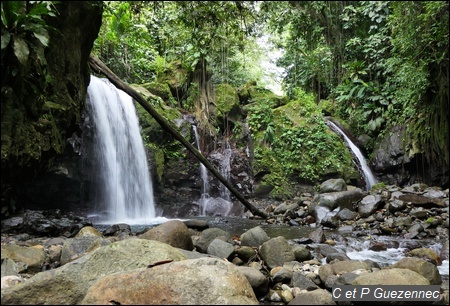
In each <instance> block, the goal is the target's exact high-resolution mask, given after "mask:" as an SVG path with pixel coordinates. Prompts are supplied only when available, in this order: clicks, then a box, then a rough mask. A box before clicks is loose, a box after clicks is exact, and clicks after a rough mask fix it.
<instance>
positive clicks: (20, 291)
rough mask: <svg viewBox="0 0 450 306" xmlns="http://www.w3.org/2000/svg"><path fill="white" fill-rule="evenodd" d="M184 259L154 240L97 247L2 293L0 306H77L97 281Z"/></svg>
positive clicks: (139, 240) (128, 241) (179, 253)
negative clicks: (110, 275) (115, 274)
mask: <svg viewBox="0 0 450 306" xmlns="http://www.w3.org/2000/svg"><path fill="white" fill-rule="evenodd" d="M184 259H186V257H185V256H184V255H183V254H182V253H181V252H180V251H179V250H177V249H175V248H173V247H171V246H170V245H167V244H164V243H162V242H159V241H155V240H145V239H138V238H133V239H126V240H121V241H118V242H114V243H111V244H110V245H107V246H103V247H100V248H98V249H96V250H94V251H93V252H92V253H89V254H87V255H85V256H83V257H81V258H79V259H77V260H75V261H71V262H69V263H67V264H65V265H64V266H61V267H59V268H57V269H53V270H48V271H45V272H40V273H38V274H36V275H34V276H33V277H31V278H30V279H28V280H26V281H25V282H23V283H20V284H18V285H16V286H13V287H10V288H6V289H2V292H1V301H2V305H11V304H14V305H25V304H30V305H40V304H47V305H49V304H50V305H58V304H59V305H60V304H70V305H74V304H79V303H80V302H81V301H82V300H83V298H84V296H85V294H86V292H87V290H88V288H89V287H90V286H91V284H93V283H94V282H95V281H96V280H97V279H99V278H101V277H103V276H105V275H109V274H112V273H116V272H125V271H132V270H136V269H140V268H146V267H147V266H149V265H151V264H155V263H158V262H161V261H169V260H171V261H179V260H184Z"/></svg>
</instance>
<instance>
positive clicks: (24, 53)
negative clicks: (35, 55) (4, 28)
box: [13, 36, 30, 66]
mask: <svg viewBox="0 0 450 306" xmlns="http://www.w3.org/2000/svg"><path fill="white" fill-rule="evenodd" d="M13 49H14V54H15V55H16V57H17V59H18V60H19V62H20V63H21V64H22V65H23V66H26V65H27V62H28V56H29V55H30V49H29V48H28V44H27V42H26V41H25V40H24V39H23V38H22V37H20V36H15V37H14V43H13Z"/></svg>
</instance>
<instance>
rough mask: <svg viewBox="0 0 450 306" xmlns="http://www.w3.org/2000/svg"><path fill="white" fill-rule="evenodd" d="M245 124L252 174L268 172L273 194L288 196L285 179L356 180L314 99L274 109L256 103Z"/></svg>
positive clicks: (349, 158) (343, 147)
mask: <svg viewBox="0 0 450 306" xmlns="http://www.w3.org/2000/svg"><path fill="white" fill-rule="evenodd" d="M248 122H249V125H250V130H251V132H252V137H253V139H254V140H255V141H254V146H255V162H254V165H255V171H262V170H264V171H268V172H270V173H271V174H270V175H269V176H268V178H267V180H270V181H271V183H273V184H275V185H274V186H278V187H279V190H278V191H273V192H275V193H276V192H279V193H280V194H284V195H288V194H289V190H290V186H289V184H288V183H284V182H283V179H285V178H289V180H291V178H292V180H294V181H298V182H301V181H309V182H313V183H317V182H320V181H322V180H323V179H324V178H326V177H328V176H330V175H338V176H340V177H342V178H344V179H345V180H346V181H349V180H351V179H354V178H358V177H359V172H358V171H357V169H356V168H355V166H354V164H353V161H352V156H351V154H350V152H349V150H348V148H347V146H346V145H345V143H344V142H343V141H342V140H341V138H340V137H339V136H338V135H336V133H334V132H332V131H331V130H330V129H329V128H328V126H327V125H326V123H325V121H324V118H323V116H322V114H321V111H320V109H319V108H318V107H317V105H316V104H315V103H314V99H313V97H309V96H305V97H302V99H298V100H294V101H290V102H289V103H287V104H286V105H283V106H281V107H277V108H275V109H270V108H269V107H268V106H267V104H263V103H258V104H256V105H254V107H253V108H252V110H251V111H250V112H249V115H248ZM255 173H256V172H255ZM271 176H272V177H273V178H271ZM272 180H273V182H272ZM275 189H276V188H275Z"/></svg>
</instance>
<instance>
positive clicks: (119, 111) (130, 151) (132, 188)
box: [86, 76, 156, 224]
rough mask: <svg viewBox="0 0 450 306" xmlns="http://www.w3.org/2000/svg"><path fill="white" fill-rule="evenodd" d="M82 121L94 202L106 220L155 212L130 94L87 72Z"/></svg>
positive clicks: (131, 220) (144, 218)
mask: <svg viewBox="0 0 450 306" xmlns="http://www.w3.org/2000/svg"><path fill="white" fill-rule="evenodd" d="M87 94H88V95H87V97H88V98H87V104H88V110H89V114H88V117H87V118H86V120H89V124H90V125H92V126H93V129H94V131H93V133H94V146H95V148H94V149H93V152H94V155H95V156H93V158H95V164H96V165H97V167H96V169H95V170H96V171H98V173H97V175H98V176H99V180H100V182H99V183H100V184H99V188H100V190H99V192H100V197H99V198H98V201H99V202H100V203H98V205H99V206H101V209H103V210H104V211H100V213H102V214H103V213H105V214H106V216H103V215H100V217H99V218H100V222H101V223H107V224H115V223H128V224H145V223H147V224H148V223H149V221H150V220H151V219H154V218H155V217H156V214H155V207H154V198H153V186H152V182H151V177H150V174H149V167H148V163H147V155H146V152H145V148H144V144H143V141H142V137H141V134H140V128H139V121H138V117H137V114H136V108H135V106H134V104H133V100H132V98H131V97H130V96H129V95H128V94H126V93H125V92H123V91H122V90H119V89H117V88H116V87H115V86H114V85H113V84H112V83H111V82H110V81H109V80H107V79H100V78H98V77H96V76H91V82H90V84H89V87H88V93H87Z"/></svg>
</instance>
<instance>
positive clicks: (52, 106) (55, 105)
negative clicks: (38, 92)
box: [45, 101, 66, 110]
mask: <svg viewBox="0 0 450 306" xmlns="http://www.w3.org/2000/svg"><path fill="white" fill-rule="evenodd" d="M45 106H46V107H48V108H53V109H61V110H66V107H64V106H62V105H60V104H57V103H54V102H51V101H45Z"/></svg>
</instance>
